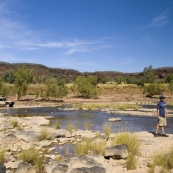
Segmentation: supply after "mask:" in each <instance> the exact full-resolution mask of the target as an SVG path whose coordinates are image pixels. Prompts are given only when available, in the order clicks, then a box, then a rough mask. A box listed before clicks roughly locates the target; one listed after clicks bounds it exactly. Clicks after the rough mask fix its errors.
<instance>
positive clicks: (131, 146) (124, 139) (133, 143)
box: [112, 132, 141, 155]
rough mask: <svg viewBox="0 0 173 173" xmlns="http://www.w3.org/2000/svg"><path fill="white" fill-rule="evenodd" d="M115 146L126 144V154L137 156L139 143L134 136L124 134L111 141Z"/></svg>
mask: <svg viewBox="0 0 173 173" xmlns="http://www.w3.org/2000/svg"><path fill="white" fill-rule="evenodd" d="M115 144H126V145H127V150H128V152H130V153H131V154H133V155H136V154H139V150H140V145H141V142H140V140H139V139H138V138H137V136H136V135H135V134H131V133H128V132H124V133H119V134H118V135H117V136H116V137H115V138H114V140H113V141H112V145H115Z"/></svg>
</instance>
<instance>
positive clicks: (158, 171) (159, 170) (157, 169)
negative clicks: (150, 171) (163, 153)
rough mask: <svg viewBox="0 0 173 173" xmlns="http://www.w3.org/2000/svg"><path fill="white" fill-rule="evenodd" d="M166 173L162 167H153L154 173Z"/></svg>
mask: <svg viewBox="0 0 173 173" xmlns="http://www.w3.org/2000/svg"><path fill="white" fill-rule="evenodd" d="M162 172H167V171H166V170H165V169H164V168H163V167H162V166H155V167H154V173H162Z"/></svg>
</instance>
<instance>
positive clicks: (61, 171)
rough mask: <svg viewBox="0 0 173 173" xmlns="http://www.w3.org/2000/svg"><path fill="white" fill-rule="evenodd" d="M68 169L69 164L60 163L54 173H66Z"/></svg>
mask: <svg viewBox="0 0 173 173" xmlns="http://www.w3.org/2000/svg"><path fill="white" fill-rule="evenodd" d="M67 170H68V165H66V164H58V165H57V166H55V167H54V168H53V170H52V173H66V172H67Z"/></svg>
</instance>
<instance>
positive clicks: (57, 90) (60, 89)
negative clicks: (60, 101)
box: [44, 78, 68, 98]
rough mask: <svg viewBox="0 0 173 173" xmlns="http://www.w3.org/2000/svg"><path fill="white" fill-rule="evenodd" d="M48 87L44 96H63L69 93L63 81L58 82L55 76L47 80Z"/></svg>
mask: <svg viewBox="0 0 173 173" xmlns="http://www.w3.org/2000/svg"><path fill="white" fill-rule="evenodd" d="M45 85H46V89H45V93H44V96H45V97H55V98H62V97H63V96H66V95H67V94H68V89H67V87H66V86H65V84H63V83H60V84H59V83H58V81H57V80H56V79H54V78H50V79H47V80H46V81H45Z"/></svg>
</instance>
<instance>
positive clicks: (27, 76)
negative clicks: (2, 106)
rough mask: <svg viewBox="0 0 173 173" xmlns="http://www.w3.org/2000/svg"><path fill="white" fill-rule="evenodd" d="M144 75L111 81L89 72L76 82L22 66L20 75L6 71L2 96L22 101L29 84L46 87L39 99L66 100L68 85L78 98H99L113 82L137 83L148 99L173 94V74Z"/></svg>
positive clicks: (147, 72)
mask: <svg viewBox="0 0 173 173" xmlns="http://www.w3.org/2000/svg"><path fill="white" fill-rule="evenodd" d="M143 74H144V75H143V77H141V78H139V77H134V76H129V77H123V76H115V77H114V79H110V78H109V77H107V76H106V75H105V76H104V75H103V76H101V77H100V78H99V77H96V76H90V75H89V74H88V73H87V72H86V73H83V75H81V76H77V77H76V78H75V79H74V80H71V79H70V78H60V77H43V76H35V75H34V74H33V72H32V70H30V69H29V68H26V67H25V66H22V67H19V68H18V70H17V71H16V72H14V71H13V70H6V71H5V72H4V74H3V75H2V76H1V78H0V95H7V94H16V99H17V100H18V99H20V98H21V96H22V95H25V94H26V92H27V90H28V86H29V84H36V83H39V84H44V85H43V86H41V87H40V88H39V89H38V91H36V95H37V97H38V96H41V97H42V98H47V97H55V98H62V97H63V96H67V94H68V88H67V86H66V84H67V83H72V85H71V87H70V90H71V92H72V93H73V94H74V96H79V97H83V98H91V97H92V98H96V97H97V96H98V95H99V94H100V90H99V88H98V84H99V83H103V84H105V83H107V82H113V83H116V84H121V83H127V84H137V85H139V86H141V87H142V88H143V93H144V94H145V95H146V96H148V97H152V96H153V95H157V94H162V93H163V92H164V91H165V90H166V91H168V92H169V94H170V95H172V93H173V74H169V75H168V76H166V78H164V79H161V80H158V79H156V78H155V74H154V70H153V68H152V66H151V65H150V66H149V67H145V68H144V70H143ZM164 83H167V87H165V85H164ZM5 84H13V85H5Z"/></svg>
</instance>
